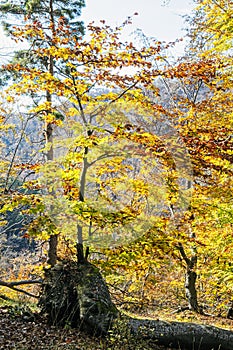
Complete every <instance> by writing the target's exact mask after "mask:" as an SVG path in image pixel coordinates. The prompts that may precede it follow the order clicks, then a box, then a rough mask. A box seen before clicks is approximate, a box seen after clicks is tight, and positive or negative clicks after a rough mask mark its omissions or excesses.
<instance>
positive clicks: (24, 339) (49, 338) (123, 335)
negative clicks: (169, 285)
mask: <svg viewBox="0 0 233 350" xmlns="http://www.w3.org/2000/svg"><path fill="white" fill-rule="evenodd" d="M177 315H178V314H177ZM137 316H138V317H139V315H137ZM149 316H150V318H152V317H151V316H152V315H141V317H143V318H147V317H149ZM173 316H174V315H173ZM177 317H178V319H179V320H180V321H181V318H182V320H183V321H189V322H198V323H202V324H211V325H215V326H218V327H221V328H227V329H232V326H233V320H228V319H225V318H215V317H210V316H198V318H197V316H196V315H195V314H193V313H192V312H190V311H185V312H183V313H182V315H181V313H179V316H175V317H172V318H171V315H170V317H169V319H170V320H171V319H172V320H173V321H174V320H177ZM153 318H155V319H156V315H153ZM160 319H161V318H160ZM166 319H167V317H166ZM0 349H1V350H3V349H4V350H29V349H30V350H31V349H33V350H114V349H115V350H116V349H117V350H150V349H154V350H170V348H164V347H160V346H158V345H156V344H149V343H146V342H145V341H143V342H140V341H139V340H137V341H135V339H134V338H133V337H132V336H131V335H130V334H129V333H127V332H126V331H125V329H124V327H122V329H121V330H120V331H119V330H118V331H117V332H116V331H113V332H112V333H111V334H110V335H109V336H108V337H106V338H96V337H92V336H90V335H87V334H84V333H83V332H80V331H79V330H77V329H70V328H69V327H67V328H65V329H64V328H63V329H59V328H56V327H53V326H48V324H47V322H46V320H45V319H44V318H43V317H42V316H40V315H39V314H38V313H32V312H31V311H30V309H28V308H27V307H25V306H16V305H4V304H2V305H0Z"/></svg>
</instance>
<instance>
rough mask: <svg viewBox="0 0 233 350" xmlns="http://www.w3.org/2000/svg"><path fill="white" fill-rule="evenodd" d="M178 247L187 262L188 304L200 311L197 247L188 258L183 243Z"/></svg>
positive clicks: (190, 307)
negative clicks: (197, 282)
mask: <svg viewBox="0 0 233 350" xmlns="http://www.w3.org/2000/svg"><path fill="white" fill-rule="evenodd" d="M178 249H179V251H180V254H181V256H182V259H183V260H184V261H185V263H186V274H185V294H186V297H187V300H188V306H189V309H190V310H193V311H196V312H200V309H199V306H198V298H197V290H196V279H197V274H196V272H195V270H196V266H197V254H196V251H195V249H194V250H193V255H192V256H191V258H188V257H187V255H186V253H185V250H184V247H183V245H182V244H181V243H179V245H178Z"/></svg>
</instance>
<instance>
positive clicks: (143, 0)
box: [0, 0, 194, 55]
mask: <svg viewBox="0 0 233 350" xmlns="http://www.w3.org/2000/svg"><path fill="white" fill-rule="evenodd" d="M164 3H168V4H167V5H164ZM193 6H194V4H193V1H192V0H170V1H169V0H86V7H85V8H84V9H83V11H82V16H81V19H82V20H83V21H84V23H85V24H88V23H89V22H91V21H95V22H96V23H98V21H99V20H103V19H104V20H106V23H107V24H109V25H111V26H117V25H120V24H121V23H122V22H124V20H125V19H126V18H127V17H128V16H131V15H133V14H134V13H135V12H137V13H138V15H137V16H135V17H134V18H133V24H132V25H130V26H129V27H128V29H127V31H126V33H125V35H126V36H127V37H126V39H127V40H129V39H128V38H131V39H130V40H133V39H132V36H129V35H130V33H132V32H133V31H135V30H136V29H137V28H139V29H142V31H143V32H144V34H146V35H147V36H152V37H155V38H156V39H158V40H160V41H174V40H176V39H177V38H181V37H182V36H184V31H182V28H184V26H185V25H184V19H183V18H182V15H184V14H189V13H190V11H191V9H192V8H193ZM183 46H184V44H179V45H178V46H177V49H176V50H177V54H179V51H180V53H181V52H182V50H183ZM13 47H14V44H13V43H12V42H10V40H9V39H8V38H6V37H5V36H4V35H3V31H2V30H1V29H0V55H2V54H4V53H5V52H6V51H7V52H9V51H12V49H13Z"/></svg>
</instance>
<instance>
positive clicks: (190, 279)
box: [185, 267, 199, 312]
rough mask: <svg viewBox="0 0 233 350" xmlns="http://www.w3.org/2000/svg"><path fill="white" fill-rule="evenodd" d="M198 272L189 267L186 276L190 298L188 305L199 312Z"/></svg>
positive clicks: (187, 294)
mask: <svg viewBox="0 0 233 350" xmlns="http://www.w3.org/2000/svg"><path fill="white" fill-rule="evenodd" d="M196 279H197V274H196V272H195V271H193V270H191V269H190V268H189V267H188V268H187V272H186V276H185V294H186V297H187V299H188V306H189V309H190V310H193V311H196V312H199V307H198V301H197V290H196Z"/></svg>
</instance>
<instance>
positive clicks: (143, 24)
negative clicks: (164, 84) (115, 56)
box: [82, 0, 194, 41]
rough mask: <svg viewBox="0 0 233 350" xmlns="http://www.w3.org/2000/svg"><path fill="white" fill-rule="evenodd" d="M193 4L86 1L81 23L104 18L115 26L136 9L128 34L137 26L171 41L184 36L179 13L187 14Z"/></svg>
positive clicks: (179, 1)
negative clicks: (136, 14)
mask: <svg viewBox="0 0 233 350" xmlns="http://www.w3.org/2000/svg"><path fill="white" fill-rule="evenodd" d="M164 3H168V4H167V5H164ZM193 7H194V4H193V1H191V0H170V1H168V0H166V1H165V0H86V8H85V9H84V10H83V11H82V13H83V14H82V19H83V20H84V22H85V23H89V22H91V21H92V20H94V21H96V22H98V21H99V20H101V19H104V20H106V22H107V23H108V24H110V25H112V26H116V25H120V24H121V23H122V22H123V21H124V20H125V19H126V18H127V17H128V16H131V15H133V14H134V13H135V12H137V13H138V16H135V17H134V18H133V24H132V25H131V26H130V27H129V29H128V31H129V33H130V32H133V31H134V30H135V29H137V28H140V29H142V30H143V32H144V33H145V34H146V35H147V36H152V37H155V38H156V39H158V40H161V41H174V40H176V39H177V38H181V37H182V36H184V33H185V32H184V31H182V28H184V26H185V25H184V19H183V18H182V15H184V14H190V12H191V10H192V8H193Z"/></svg>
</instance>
